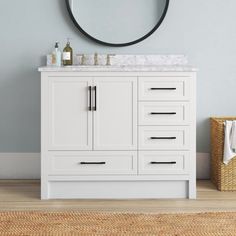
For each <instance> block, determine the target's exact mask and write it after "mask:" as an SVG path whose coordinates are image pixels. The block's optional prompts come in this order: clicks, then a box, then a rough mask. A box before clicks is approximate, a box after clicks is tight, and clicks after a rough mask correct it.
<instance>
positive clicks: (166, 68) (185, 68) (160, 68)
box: [38, 65, 197, 72]
mask: <svg viewBox="0 0 236 236" xmlns="http://www.w3.org/2000/svg"><path fill="white" fill-rule="evenodd" d="M38 70H39V71H40V72H139V71H141V72H142V71H143V72H194V71H197V68H195V67H193V66H190V65H156V66H155V65H150V66H149V65H128V66H124V65H120V66H81V65H78V66H62V67H55V66H45V67H40V68H39V69H38Z"/></svg>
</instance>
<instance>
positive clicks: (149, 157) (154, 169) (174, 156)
mask: <svg viewBox="0 0 236 236" xmlns="http://www.w3.org/2000/svg"><path fill="white" fill-rule="evenodd" d="M189 160H190V154H189V152H175V151H172V152H157V151H146V152H145V151H144V152H140V153H139V170H138V173H139V174H141V175H158V174H160V175H165V174H189V172H190V171H189Z"/></svg>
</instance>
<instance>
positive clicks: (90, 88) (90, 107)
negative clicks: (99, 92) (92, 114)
mask: <svg viewBox="0 0 236 236" xmlns="http://www.w3.org/2000/svg"><path fill="white" fill-rule="evenodd" d="M89 111H92V86H89Z"/></svg>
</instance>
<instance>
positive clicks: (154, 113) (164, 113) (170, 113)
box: [150, 112, 176, 115]
mask: <svg viewBox="0 0 236 236" xmlns="http://www.w3.org/2000/svg"><path fill="white" fill-rule="evenodd" d="M150 115H176V112H151V113H150Z"/></svg>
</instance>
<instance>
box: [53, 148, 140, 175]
mask: <svg viewBox="0 0 236 236" xmlns="http://www.w3.org/2000/svg"><path fill="white" fill-rule="evenodd" d="M49 155H50V156H49V160H50V163H49V166H50V168H49V174H50V175H122V174H125V175H126V174H127V175H131V174H137V152H76V153H75V152H63V153H60V152H56V153H55V152H53V153H49Z"/></svg>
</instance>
